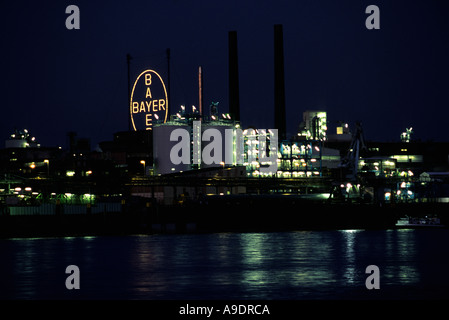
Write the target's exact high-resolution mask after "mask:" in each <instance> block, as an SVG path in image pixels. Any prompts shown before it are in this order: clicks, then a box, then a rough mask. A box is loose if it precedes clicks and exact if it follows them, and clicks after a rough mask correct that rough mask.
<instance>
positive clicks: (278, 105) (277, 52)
mask: <svg viewBox="0 0 449 320" xmlns="http://www.w3.org/2000/svg"><path fill="white" fill-rule="evenodd" d="M285 117H286V116H285V84H284V40H283V32H282V25H281V24H276V25H274V127H275V128H276V129H278V134H279V139H285V138H286V136H287V125H286V118H285Z"/></svg>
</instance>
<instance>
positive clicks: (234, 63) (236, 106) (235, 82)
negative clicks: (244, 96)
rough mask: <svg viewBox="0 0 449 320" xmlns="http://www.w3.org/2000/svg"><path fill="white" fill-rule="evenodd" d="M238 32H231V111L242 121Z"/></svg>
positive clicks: (232, 115) (234, 116)
mask: <svg viewBox="0 0 449 320" xmlns="http://www.w3.org/2000/svg"><path fill="white" fill-rule="evenodd" d="M237 56H238V55H237V32H236V31H230V32H229V113H230V114H231V117H232V119H235V120H236V121H240V98H239V66H238V58H237Z"/></svg>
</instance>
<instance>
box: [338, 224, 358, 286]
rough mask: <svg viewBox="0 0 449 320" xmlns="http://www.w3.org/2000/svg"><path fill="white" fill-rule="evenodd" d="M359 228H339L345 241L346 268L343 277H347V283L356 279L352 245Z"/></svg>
mask: <svg viewBox="0 0 449 320" xmlns="http://www.w3.org/2000/svg"><path fill="white" fill-rule="evenodd" d="M360 231H361V230H352V229H348V230H341V232H342V233H343V236H344V239H345V241H346V248H345V249H346V250H345V253H346V255H345V256H346V268H345V271H344V278H345V279H347V281H348V282H349V283H355V281H356V279H355V278H356V274H357V271H356V269H355V260H356V259H355V250H354V246H355V241H356V235H357V233H359V232H360Z"/></svg>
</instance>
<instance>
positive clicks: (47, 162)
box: [44, 159, 50, 177]
mask: <svg viewBox="0 0 449 320" xmlns="http://www.w3.org/2000/svg"><path fill="white" fill-rule="evenodd" d="M44 163H45V164H46V165H47V177H50V160H48V159H45V160H44Z"/></svg>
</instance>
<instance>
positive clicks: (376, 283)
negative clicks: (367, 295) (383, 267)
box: [365, 265, 380, 290]
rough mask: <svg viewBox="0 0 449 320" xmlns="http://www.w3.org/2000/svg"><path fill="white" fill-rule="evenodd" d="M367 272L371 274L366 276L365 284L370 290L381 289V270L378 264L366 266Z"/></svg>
mask: <svg viewBox="0 0 449 320" xmlns="http://www.w3.org/2000/svg"><path fill="white" fill-rule="evenodd" d="M365 273H371V275H370V276H369V277H368V278H366V281H365V286H366V288H367V289H368V290H371V289H380V280H379V278H380V272H379V267H378V266H376V265H370V266H368V267H366V270H365Z"/></svg>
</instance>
